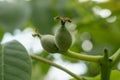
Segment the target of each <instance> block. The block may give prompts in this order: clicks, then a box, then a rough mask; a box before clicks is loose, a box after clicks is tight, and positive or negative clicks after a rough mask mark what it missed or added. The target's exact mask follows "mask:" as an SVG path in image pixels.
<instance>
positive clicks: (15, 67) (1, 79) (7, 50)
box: [0, 40, 31, 80]
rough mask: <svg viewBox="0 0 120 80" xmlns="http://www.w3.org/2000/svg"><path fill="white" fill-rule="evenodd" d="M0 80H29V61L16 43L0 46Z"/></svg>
mask: <svg viewBox="0 0 120 80" xmlns="http://www.w3.org/2000/svg"><path fill="white" fill-rule="evenodd" d="M0 80H31V60H30V57H29V55H28V54H27V51H26V49H25V48H24V47H23V46H22V45H21V44H20V43H19V42H17V41H15V40H13V41H11V42H8V43H5V44H3V45H0Z"/></svg>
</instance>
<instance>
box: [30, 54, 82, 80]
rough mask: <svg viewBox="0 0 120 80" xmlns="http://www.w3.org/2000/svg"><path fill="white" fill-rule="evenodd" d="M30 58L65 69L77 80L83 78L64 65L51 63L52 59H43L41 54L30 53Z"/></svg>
mask: <svg viewBox="0 0 120 80" xmlns="http://www.w3.org/2000/svg"><path fill="white" fill-rule="evenodd" d="M31 58H32V59H35V60H38V61H42V62H44V63H47V64H49V65H51V66H54V67H56V68H58V69H61V70H63V71H65V72H66V73H68V74H69V75H71V76H72V77H74V78H76V79H77V80H83V79H82V78H81V77H79V76H77V75H76V74H74V73H72V72H71V71H69V70H68V69H66V68H64V67H62V66H60V65H58V64H56V63H53V62H52V61H50V60H48V59H45V58H43V57H41V56H36V55H31Z"/></svg>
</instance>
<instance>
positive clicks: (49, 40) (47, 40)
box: [41, 35, 58, 53]
mask: <svg viewBox="0 0 120 80" xmlns="http://www.w3.org/2000/svg"><path fill="white" fill-rule="evenodd" d="M41 44H42V47H43V48H44V49H45V50H46V51H47V52H50V53H57V52H58V48H57V46H56V44H55V37H54V36H52V35H43V36H41Z"/></svg>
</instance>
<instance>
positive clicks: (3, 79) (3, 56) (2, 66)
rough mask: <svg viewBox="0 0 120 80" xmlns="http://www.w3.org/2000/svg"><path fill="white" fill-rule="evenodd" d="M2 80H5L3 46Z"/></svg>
mask: <svg viewBox="0 0 120 80" xmlns="http://www.w3.org/2000/svg"><path fill="white" fill-rule="evenodd" d="M1 56H2V80H4V46H2V55H1Z"/></svg>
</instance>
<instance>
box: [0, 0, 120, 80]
mask: <svg viewBox="0 0 120 80" xmlns="http://www.w3.org/2000/svg"><path fill="white" fill-rule="evenodd" d="M80 1H81V0H47V1H45V0H29V1H24V0H22V1H18V0H16V1H15V2H7V1H0V40H2V37H3V35H4V34H5V33H6V32H11V33H12V32H13V31H14V30H15V29H16V28H19V29H24V28H27V27H32V28H33V29H35V28H37V29H38V30H39V31H40V33H42V34H48V33H51V34H53V32H54V31H53V30H54V29H55V27H56V25H58V24H59V23H57V21H54V17H55V16H57V15H60V16H63V17H70V18H71V19H72V21H73V24H75V25H76V27H75V26H72V27H74V29H75V30H74V31H73V30H71V27H68V29H69V30H70V31H71V33H73V36H74V42H73V45H72V46H71V48H70V49H71V50H74V51H76V52H81V51H82V52H86V53H87V54H88V55H102V53H103V49H104V48H105V47H106V48H107V49H108V51H109V54H110V55H111V54H113V52H115V51H116V50H117V49H118V48H119V47H120V37H119V36H120V1H119V0H108V1H106V2H102V3H100V2H95V1H94V0H93V1H91V0H90V1H85V2H82V1H81V2H80ZM104 10H107V11H109V12H104V14H102V15H108V16H106V17H102V16H101V13H102V11H104ZM97 11H99V12H97ZM28 25H29V26H28ZM85 33H87V35H84V34H85ZM83 35H84V36H83ZM85 40H89V41H90V42H91V43H92V45H93V48H92V50H90V51H85V50H84V49H83V48H82V47H81V45H82V44H83V42H84V41H85ZM41 54H42V53H41ZM62 58H63V59H64V60H67V61H70V62H77V60H74V59H70V58H67V57H64V56H63V57H62ZM90 64H92V65H90ZM86 65H88V69H89V70H88V73H86V74H85V75H86V76H89V77H90V76H94V75H97V73H99V70H97V71H98V72H95V73H91V72H90V71H91V70H93V69H94V68H96V67H97V66H98V65H97V64H94V63H89V64H88V63H86ZM49 68H50V66H48V65H46V64H44V63H38V62H35V61H33V74H34V75H33V80H42V79H43V78H44V76H45V75H46V74H47V72H48V71H49ZM117 73H119V72H117ZM115 74H116V72H115ZM40 75H41V76H40ZM114 76H115V75H114ZM40 77H41V78H40ZM114 78H115V77H114ZM118 78H119V79H120V77H118V76H117V79H114V80H119V79H118ZM88 80H90V79H88ZM92 80H93V79H92ZM94 80H98V79H94ZM112 80H113V79H112Z"/></svg>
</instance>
